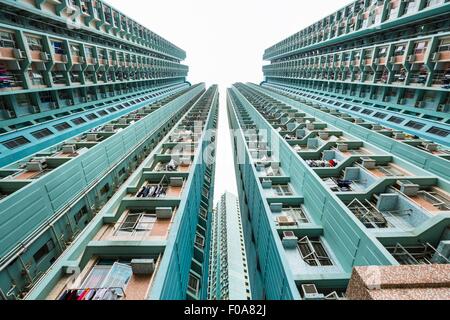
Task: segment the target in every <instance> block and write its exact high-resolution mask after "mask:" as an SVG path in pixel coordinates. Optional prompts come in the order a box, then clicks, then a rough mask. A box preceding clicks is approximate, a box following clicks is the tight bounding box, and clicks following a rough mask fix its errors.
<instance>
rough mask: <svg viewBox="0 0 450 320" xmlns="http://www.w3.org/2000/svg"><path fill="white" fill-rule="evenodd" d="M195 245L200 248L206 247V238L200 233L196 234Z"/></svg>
mask: <svg viewBox="0 0 450 320" xmlns="http://www.w3.org/2000/svg"><path fill="white" fill-rule="evenodd" d="M195 245H196V246H197V247H200V248H204V247H205V238H204V237H203V236H202V235H200V234H198V233H197V234H196V235H195Z"/></svg>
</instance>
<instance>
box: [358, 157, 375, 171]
mask: <svg viewBox="0 0 450 320" xmlns="http://www.w3.org/2000/svg"><path fill="white" fill-rule="evenodd" d="M376 165H377V161H376V160H374V159H371V158H362V166H363V167H364V168H366V169H375V167H376Z"/></svg>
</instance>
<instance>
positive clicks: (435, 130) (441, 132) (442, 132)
mask: <svg viewBox="0 0 450 320" xmlns="http://www.w3.org/2000/svg"><path fill="white" fill-rule="evenodd" d="M427 132H428V133H431V134H434V135H437V136H440V137H444V138H445V137H447V136H448V135H449V134H450V130H447V129H442V128H438V127H433V128H431V129H430V130H428V131H427Z"/></svg>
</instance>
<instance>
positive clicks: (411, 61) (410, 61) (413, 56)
mask: <svg viewBox="0 0 450 320" xmlns="http://www.w3.org/2000/svg"><path fill="white" fill-rule="evenodd" d="M415 61H416V56H415V55H413V54H412V55H410V56H409V57H408V62H409V63H414V62H415Z"/></svg>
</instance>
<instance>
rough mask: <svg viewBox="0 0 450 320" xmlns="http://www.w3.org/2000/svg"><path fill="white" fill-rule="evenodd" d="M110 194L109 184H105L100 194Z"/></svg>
mask: <svg viewBox="0 0 450 320" xmlns="http://www.w3.org/2000/svg"><path fill="white" fill-rule="evenodd" d="M108 192H109V183H107V184H105V185H104V186H103V188H101V189H100V194H101V195H102V196H103V195H105V194H106V193H108Z"/></svg>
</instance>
